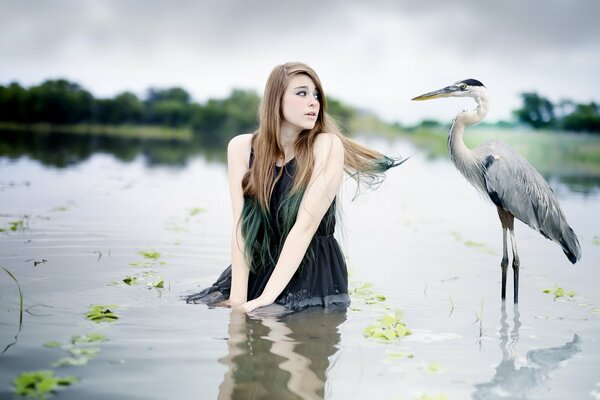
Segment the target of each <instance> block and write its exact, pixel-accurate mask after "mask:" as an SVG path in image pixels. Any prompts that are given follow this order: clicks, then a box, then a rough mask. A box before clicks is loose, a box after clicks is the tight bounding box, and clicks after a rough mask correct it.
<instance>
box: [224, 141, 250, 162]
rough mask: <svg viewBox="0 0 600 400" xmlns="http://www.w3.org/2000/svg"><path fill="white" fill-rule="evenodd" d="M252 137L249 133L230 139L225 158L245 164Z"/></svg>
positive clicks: (248, 155)
mask: <svg viewBox="0 0 600 400" xmlns="http://www.w3.org/2000/svg"><path fill="white" fill-rule="evenodd" d="M252 136H253V135H252V134H251V133H246V134H243V135H238V136H235V137H234V138H233V139H231V140H230V141H229V145H228V146H227V158H228V159H229V160H230V161H233V160H235V161H239V162H245V163H246V164H247V163H248V160H249V158H250V149H251V148H252Z"/></svg>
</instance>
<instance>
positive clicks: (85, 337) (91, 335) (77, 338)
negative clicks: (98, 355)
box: [71, 332, 108, 344]
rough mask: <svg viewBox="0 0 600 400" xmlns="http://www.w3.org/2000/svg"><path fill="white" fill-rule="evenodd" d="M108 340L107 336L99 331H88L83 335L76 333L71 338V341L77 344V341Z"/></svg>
mask: <svg viewBox="0 0 600 400" xmlns="http://www.w3.org/2000/svg"><path fill="white" fill-rule="evenodd" d="M107 340H108V337H107V336H106V335H103V334H101V333H96V332H90V333H88V334H85V335H76V336H73V337H72V338H71V343H73V344H78V343H99V342H106V341H107Z"/></svg>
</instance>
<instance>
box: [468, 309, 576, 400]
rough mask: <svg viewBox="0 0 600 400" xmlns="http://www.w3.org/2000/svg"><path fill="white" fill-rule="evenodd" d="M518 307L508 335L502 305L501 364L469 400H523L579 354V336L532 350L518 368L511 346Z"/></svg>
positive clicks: (516, 337) (516, 333) (515, 339)
mask: <svg viewBox="0 0 600 400" xmlns="http://www.w3.org/2000/svg"><path fill="white" fill-rule="evenodd" d="M519 317H520V315H519V306H518V304H515V305H514V311H513V328H512V330H511V331H510V337H509V334H508V328H509V325H508V323H507V321H506V320H507V315H506V306H505V304H504V302H502V316H501V319H500V350H501V351H502V361H500V364H498V365H497V366H496V374H495V375H494V377H493V378H492V380H491V381H489V382H486V383H480V384H477V385H475V388H476V391H475V393H473V398H474V399H477V400H483V399H485V400H490V399H526V398H527V397H528V396H529V395H533V394H535V393H536V392H540V391H542V390H544V389H545V387H546V386H545V384H546V381H547V380H548V379H549V376H550V372H551V371H552V370H554V369H556V368H557V367H558V366H559V364H560V363H561V362H562V361H565V360H568V359H569V358H571V357H573V356H574V355H575V354H576V353H579V352H580V351H581V349H580V348H579V343H580V339H579V336H577V335H575V336H573V340H571V341H570V342H567V343H565V344H564V345H562V346H559V347H550V348H546V349H535V350H529V351H528V352H527V355H526V358H527V363H526V364H525V365H520V364H521V362H519V361H517V360H516V356H517V354H516V353H515V346H516V344H517V343H518V341H519V328H520V327H521V321H520V320H519Z"/></svg>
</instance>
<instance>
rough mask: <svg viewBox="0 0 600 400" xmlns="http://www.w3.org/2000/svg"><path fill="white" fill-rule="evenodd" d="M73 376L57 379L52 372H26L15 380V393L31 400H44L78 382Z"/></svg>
mask: <svg viewBox="0 0 600 400" xmlns="http://www.w3.org/2000/svg"><path fill="white" fill-rule="evenodd" d="M77 381H78V379H77V378H75V377H73V376H66V377H57V376H54V372H53V371H50V370H41V371H32V372H24V373H22V374H20V375H19V376H18V377H17V378H15V379H14V380H13V385H14V386H15V392H16V393H17V394H18V395H19V396H23V397H27V398H29V399H36V400H43V399H47V398H48V396H50V395H52V394H53V393H54V392H55V391H56V390H57V389H60V388H64V387H66V386H69V385H72V384H73V383H75V382H77Z"/></svg>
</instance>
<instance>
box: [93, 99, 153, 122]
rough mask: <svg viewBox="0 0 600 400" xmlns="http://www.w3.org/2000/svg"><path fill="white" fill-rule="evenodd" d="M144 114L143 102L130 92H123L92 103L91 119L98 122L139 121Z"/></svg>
mask: <svg viewBox="0 0 600 400" xmlns="http://www.w3.org/2000/svg"><path fill="white" fill-rule="evenodd" d="M143 115H144V104H143V103H142V102H141V101H140V99H138V98H137V96H136V95H135V94H133V93H131V92H123V93H121V94H119V95H117V96H116V97H115V98H114V99H98V100H96V101H95V104H94V116H93V121H94V122H97V123H100V124H124V123H133V124H135V123H139V122H140V121H142V117H143Z"/></svg>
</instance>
